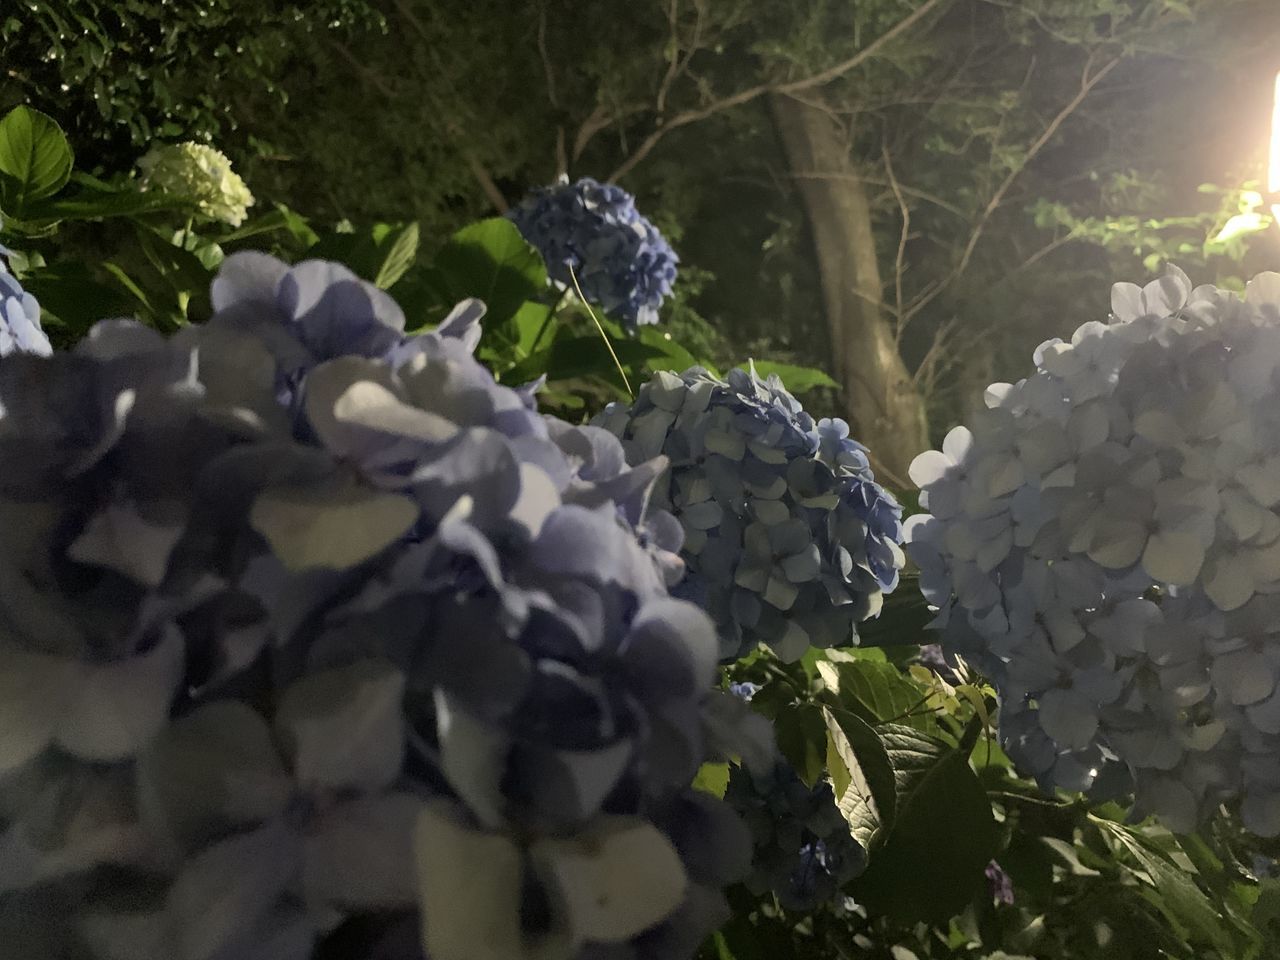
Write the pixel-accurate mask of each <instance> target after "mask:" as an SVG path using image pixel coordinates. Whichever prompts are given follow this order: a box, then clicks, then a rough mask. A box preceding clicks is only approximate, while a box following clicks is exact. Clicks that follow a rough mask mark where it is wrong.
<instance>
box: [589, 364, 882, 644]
mask: <svg viewBox="0 0 1280 960" xmlns="http://www.w3.org/2000/svg"><path fill="white" fill-rule="evenodd" d="M596 422H597V423H599V424H600V425H602V426H604V427H606V428H607V429H609V430H611V431H612V432H613V433H614V434H616V435H617V436H619V437H621V438H622V440H623V444H624V446H625V448H626V451H627V459H628V461H629V462H631V463H633V464H637V463H643V462H645V461H649V460H651V459H652V458H654V457H658V456H665V457H667V458H668V459H669V460H670V462H671V467H670V470H669V472H668V473H667V474H666V475H665V476H664V477H663V478H662V480H661V482H660V483H659V484H658V486H657V488H656V489H655V491H654V498H655V502H656V503H657V505H658V506H660V507H662V508H663V509H665V510H669V511H671V512H672V513H673V514H674V515H675V516H676V517H677V518H678V519H679V520H680V523H681V525H682V526H683V528H684V534H685V545H684V558H685V561H686V563H687V565H688V568H689V577H688V579H687V580H686V582H685V583H683V584H681V586H680V588H679V589H680V590H681V592H682V595H685V596H689V597H692V598H694V599H696V600H697V602H698V603H699V604H700V605H702V606H703V607H704V609H707V610H709V611H710V612H711V616H712V619H714V620H715V621H716V624H717V626H718V628H719V630H720V639H721V648H720V655H721V657H722V658H723V659H726V660H732V659H736V658H737V657H739V656H741V655H742V654H743V653H745V652H746V651H747V650H748V649H750V648H751V647H752V646H754V645H755V644H756V643H758V642H764V643H767V644H768V645H769V646H771V647H772V648H773V649H774V651H775V652H776V653H777V654H778V655H779V656H780V657H782V658H783V659H784V660H788V661H792V660H796V659H797V658H799V657H800V656H801V655H802V654H803V653H804V652H805V650H807V649H808V648H809V647H810V646H815V647H833V646H847V645H850V644H856V643H857V632H856V624H857V623H859V622H860V621H862V620H865V619H866V618H867V617H870V616H874V615H876V614H878V613H879V611H880V607H881V604H882V602H883V597H884V594H885V593H888V592H890V591H891V590H893V589H894V587H896V586H897V584H898V573H899V571H900V570H901V568H902V565H903V562H904V556H903V553H902V550H901V549H900V548H899V546H898V544H899V542H900V541H901V539H902V529H901V523H900V521H901V517H902V508H901V507H900V506H899V505H898V503H897V501H895V500H894V499H893V497H892V496H891V495H890V494H889V493H887V492H886V491H885V490H884V489H883V488H882V487H881V486H880V485H879V484H877V483H876V482H875V477H874V475H873V474H872V472H871V469H870V467H869V466H868V463H867V456H866V448H865V447H863V446H862V445H861V444H859V443H858V442H857V441H855V440H853V439H851V438H850V436H849V427H848V425H847V424H846V423H845V422H844V421H843V420H821V421H819V422H818V423H816V424H815V423H814V421H813V418H812V417H810V416H809V414H807V413H805V411H804V408H803V407H802V406H801V405H800V402H799V401H798V400H796V398H795V397H793V396H792V395H791V394H790V393H788V392H787V390H786V388H785V387H784V386H783V385H782V381H781V380H779V379H778V377H777V375H776V374H773V375H770V376H769V378H768V379H762V378H761V377H760V376H759V375H758V374H757V373H756V372H755V369H754V367H752V368H751V369H750V370H734V371H732V372H731V373H730V374H729V377H728V380H727V381H726V380H720V379H718V378H716V377H713V376H711V375H710V374H709V373H708V372H707V371H705V370H703V369H702V368H700V367H694V368H691V369H690V370H687V371H686V372H685V373H683V374H681V375H678V376H677V375H676V374H674V373H659V374H657V375H656V376H655V377H654V378H653V379H652V380H650V381H649V382H648V383H646V384H644V385H643V386H642V387H641V388H640V392H639V394H638V396H637V397H636V400H635V402H634V403H633V404H632V405H631V406H630V407H628V406H626V405H624V404H619V403H615V404H611V405H610V406H609V407H607V408H606V410H605V411H604V412H603V413H602V414H601V415H600V416H599V417H598V418H597V420H596Z"/></svg>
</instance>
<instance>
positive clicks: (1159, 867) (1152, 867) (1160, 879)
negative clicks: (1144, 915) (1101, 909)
mask: <svg viewBox="0 0 1280 960" xmlns="http://www.w3.org/2000/svg"><path fill="white" fill-rule="evenodd" d="M1090 819H1091V820H1092V821H1093V822H1094V823H1095V824H1097V825H1098V827H1099V828H1100V829H1102V830H1103V831H1104V832H1106V833H1107V834H1108V835H1110V836H1111V837H1112V839H1114V840H1115V842H1116V843H1117V844H1118V845H1119V846H1121V847H1122V848H1124V849H1125V850H1126V851H1128V853H1129V854H1130V855H1132V857H1133V858H1134V859H1135V860H1136V861H1137V862H1138V864H1139V865H1140V866H1141V868H1142V870H1143V871H1145V874H1146V876H1145V877H1143V879H1144V880H1145V881H1146V882H1147V883H1148V884H1149V885H1150V889H1149V890H1147V891H1146V897H1147V900H1148V901H1149V902H1150V903H1151V904H1152V905H1153V906H1154V907H1155V908H1156V909H1158V910H1159V911H1160V912H1161V913H1162V914H1164V916H1165V918H1166V919H1167V920H1169V922H1170V923H1172V924H1173V925H1174V927H1175V928H1176V929H1177V930H1178V931H1179V934H1180V935H1181V936H1183V937H1184V938H1185V939H1188V940H1191V941H1194V942H1199V943H1206V944H1212V945H1213V946H1215V947H1217V948H1218V949H1220V950H1223V951H1226V952H1227V954H1228V955H1229V954H1230V951H1231V937H1230V936H1229V935H1228V933H1227V922H1226V920H1225V919H1223V917H1222V916H1221V914H1220V913H1219V911H1218V910H1217V908H1215V907H1214V905H1213V903H1212V902H1211V901H1210V900H1209V898H1208V897H1207V896H1205V894H1204V892H1203V891H1202V890H1201V889H1200V888H1199V887H1198V886H1196V884H1195V881H1194V880H1192V874H1191V873H1190V872H1188V871H1187V870H1186V869H1183V868H1182V867H1180V866H1177V865H1176V864H1174V863H1173V862H1172V861H1171V860H1170V859H1169V858H1168V856H1167V854H1165V852H1164V851H1162V850H1160V849H1159V848H1158V847H1157V846H1156V845H1155V844H1154V843H1152V842H1151V840H1150V839H1149V838H1147V837H1144V836H1143V835H1142V834H1140V833H1139V832H1138V831H1137V830H1134V829H1130V828H1128V827H1126V826H1124V825H1123V824H1119V823H1113V822H1112V821H1110V820H1103V819H1102V818H1100V817H1091V818H1090Z"/></svg>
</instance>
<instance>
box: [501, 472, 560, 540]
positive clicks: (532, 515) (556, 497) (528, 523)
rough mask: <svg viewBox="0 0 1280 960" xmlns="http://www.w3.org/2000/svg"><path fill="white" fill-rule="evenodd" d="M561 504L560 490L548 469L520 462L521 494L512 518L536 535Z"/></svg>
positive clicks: (514, 507)
mask: <svg viewBox="0 0 1280 960" xmlns="http://www.w3.org/2000/svg"><path fill="white" fill-rule="evenodd" d="M559 506H560V491H559V490H557V489H556V485H555V482H554V481H553V480H552V479H551V476H550V475H549V474H548V473H547V471H545V470H543V469H542V468H541V467H538V466H535V465H534V464H532V463H522V464H520V496H519V498H517V500H516V502H515V505H514V506H513V507H512V508H511V519H512V520H514V521H515V522H516V523H519V524H520V525H521V526H523V527H524V528H525V529H526V530H527V531H528V532H529V535H530V536H531V537H536V536H537V535H538V533H539V532H540V531H541V530H542V524H543V521H545V520H546V519H547V517H549V516H550V515H551V514H552V513H553V512H554V511H555V509H556V508H557V507H559Z"/></svg>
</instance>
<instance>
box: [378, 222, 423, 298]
mask: <svg viewBox="0 0 1280 960" xmlns="http://www.w3.org/2000/svg"><path fill="white" fill-rule="evenodd" d="M418 238H419V231H418V225H417V224H416V223H407V224H405V225H404V226H403V227H398V228H396V229H395V230H394V231H393V232H392V233H390V234H388V235H387V236H386V237H385V238H384V239H383V240H382V242H381V243H380V244H379V249H380V250H383V251H385V255H384V256H383V258H382V263H381V264H380V265H379V267H378V272H377V273H376V274H375V275H374V277H373V282H374V284H375V285H376V286H378V287H381V288H382V289H383V290H386V289H387V288H388V287H390V286H391V285H392V284H393V283H395V282H396V281H397V280H399V279H400V278H401V277H403V276H404V274H405V271H406V270H408V269H409V267H410V266H412V265H413V261H414V258H415V257H417V255H418Z"/></svg>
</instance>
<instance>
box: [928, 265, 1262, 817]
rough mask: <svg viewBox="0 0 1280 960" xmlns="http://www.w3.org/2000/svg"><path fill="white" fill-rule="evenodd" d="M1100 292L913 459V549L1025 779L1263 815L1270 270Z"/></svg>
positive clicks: (1170, 810) (1161, 810)
mask: <svg viewBox="0 0 1280 960" xmlns="http://www.w3.org/2000/svg"><path fill="white" fill-rule="evenodd" d="M1111 303H1112V314H1111V317H1110V318H1109V322H1107V323H1100V322H1090V323H1086V324H1084V325H1083V326H1081V327H1080V328H1079V329H1078V330H1077V331H1076V332H1075V334H1074V335H1073V336H1072V337H1071V339H1070V340H1069V341H1065V340H1050V341H1048V342H1046V343H1044V344H1041V345H1040V347H1039V348H1037V350H1036V351H1035V363H1036V370H1035V372H1034V373H1033V374H1032V375H1031V376H1030V377H1029V378H1027V379H1026V380H1022V381H1020V382H1018V383H1016V384H994V385H992V386H991V387H990V388H989V389H988V390H987V393H986V406H987V409H986V410H985V411H984V412H983V413H982V414H981V415H979V416H978V417H976V418H975V419H974V421H973V422H972V423H971V424H969V425H968V426H967V427H957V428H955V429H954V430H952V431H951V433H949V434H948V435H947V438H946V440H945V442H944V443H943V447H942V450H941V451H928V452H926V453H923V454H921V455H920V456H919V457H917V458H916V460H915V462H914V463H913V464H912V465H911V478H912V480H913V481H914V482H915V483H916V484H917V485H918V486H919V487H920V488H921V490H922V494H921V498H920V503H921V506H922V507H923V508H924V509H925V510H927V511H929V512H928V513H927V514H922V515H919V516H915V517H911V518H910V519H909V520H908V521H907V522H906V524H905V529H906V540H907V544H906V545H907V550H908V553H909V554H910V555H911V556H912V558H913V559H914V560H915V562H916V563H917V564H918V565H919V567H920V569H921V586H922V590H923V592H924V595H925V597H926V599H927V600H928V601H929V602H930V603H931V604H933V605H934V606H935V607H937V609H938V616H937V618H936V619H935V621H934V626H935V627H936V628H937V629H939V630H941V631H942V633H943V642H944V644H946V645H947V646H949V647H950V648H951V649H952V650H954V651H956V652H958V653H961V654H963V655H965V656H967V657H969V658H970V659H971V660H974V661H975V662H976V663H977V664H978V665H979V666H980V667H981V668H982V669H983V670H984V671H985V672H986V673H987V674H988V675H989V676H991V677H992V679H993V680H994V681H995V682H996V684H997V685H998V687H999V688H1000V691H1001V694H1002V697H1003V711H1002V712H1003V719H1002V733H1003V735H1004V737H1005V739H1006V742H1007V743H1008V746H1009V749H1010V752H1011V754H1012V755H1013V756H1014V757H1015V759H1017V760H1018V762H1019V763H1020V764H1021V765H1022V766H1023V767H1024V769H1026V770H1027V771H1028V772H1030V773H1032V774H1033V775H1034V776H1036V777H1037V778H1038V779H1039V780H1040V781H1041V783H1042V784H1044V785H1046V786H1061V787H1065V788H1068V789H1087V788H1089V787H1091V786H1093V785H1095V784H1096V785H1097V786H1098V787H1099V788H1100V789H1101V788H1102V786H1103V783H1102V781H1105V783H1106V786H1107V788H1108V789H1114V787H1115V786H1116V785H1117V784H1119V785H1122V786H1123V785H1124V784H1125V783H1126V782H1127V778H1131V780H1132V787H1133V789H1134V791H1135V793H1136V796H1137V804H1138V812H1140V813H1148V812H1150V813H1155V814H1157V815H1159V816H1160V817H1161V818H1162V819H1163V820H1164V821H1165V823H1166V824H1167V825H1169V826H1170V827H1171V828H1172V829H1175V830H1188V829H1191V828H1193V827H1194V826H1195V824H1196V823H1197V822H1198V821H1199V820H1201V819H1202V818H1203V817H1204V816H1206V815H1207V814H1208V813H1209V812H1210V811H1211V810H1212V809H1214V808H1215V807H1216V806H1217V805H1218V804H1220V803H1223V802H1232V803H1234V802H1239V803H1240V810H1241V814H1242V816H1243V818H1244V822H1245V824H1246V826H1247V827H1248V828H1249V829H1251V830H1253V831H1255V832H1257V833H1259V834H1263V835H1267V836H1275V835H1280V274H1275V273H1269V274H1262V275H1260V276H1259V277H1257V278H1255V279H1254V280H1253V281H1252V282H1251V283H1250V284H1249V286H1248V289H1247V291H1246V293H1245V296H1244V297H1243V298H1240V297H1238V296H1236V295H1234V294H1232V293H1230V292H1228V291H1225V290H1219V289H1217V288H1214V287H1211V286H1205V287H1198V288H1195V289H1193V288H1192V285H1191V283H1190V281H1189V280H1188V279H1187V277H1186V275H1185V274H1183V273H1182V272H1181V271H1180V270H1177V269H1176V268H1170V270H1169V271H1168V272H1167V273H1166V275H1165V276H1163V277H1161V278H1160V279H1159V280H1156V281H1154V282H1152V283H1149V284H1147V285H1146V286H1145V287H1139V286H1137V285H1135V284H1123V283H1122V284H1117V285H1116V286H1115V288H1114V289H1113V292H1112V301H1111Z"/></svg>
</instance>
